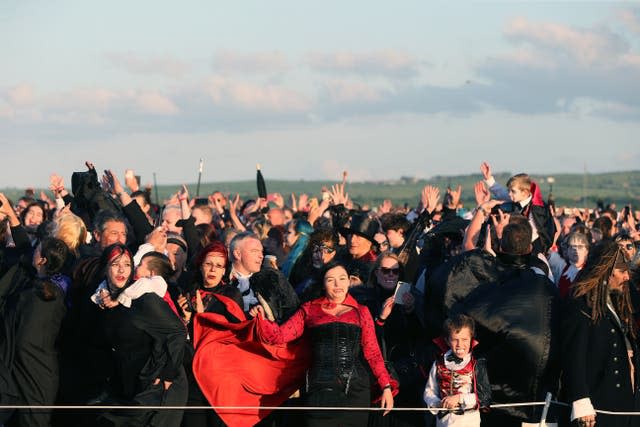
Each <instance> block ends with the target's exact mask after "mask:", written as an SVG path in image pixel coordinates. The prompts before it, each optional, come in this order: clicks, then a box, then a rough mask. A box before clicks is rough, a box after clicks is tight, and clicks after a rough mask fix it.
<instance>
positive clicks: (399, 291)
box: [393, 281, 411, 305]
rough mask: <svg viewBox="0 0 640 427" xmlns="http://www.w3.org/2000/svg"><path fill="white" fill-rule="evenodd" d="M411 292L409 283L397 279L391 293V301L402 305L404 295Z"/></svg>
mask: <svg viewBox="0 0 640 427" xmlns="http://www.w3.org/2000/svg"><path fill="white" fill-rule="evenodd" d="M410 292H411V283H407V282H403V281H399V282H398V284H397V285H396V290H395V292H394V293H393V302H394V303H396V304H400V305H404V295H405V294H407V293H410Z"/></svg>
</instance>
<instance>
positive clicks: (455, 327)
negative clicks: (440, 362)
mask: <svg viewBox="0 0 640 427" xmlns="http://www.w3.org/2000/svg"><path fill="white" fill-rule="evenodd" d="M463 328H469V330H470V331H471V338H473V337H474V335H475V334H476V322H474V321H473V319H472V318H471V317H469V316H467V315H466V314H456V315H453V316H451V317H449V318H448V319H447V320H445V321H444V325H442V333H443V335H444V337H445V338H449V337H450V336H451V334H453V333H454V332H459V331H460V330H462V329H463Z"/></svg>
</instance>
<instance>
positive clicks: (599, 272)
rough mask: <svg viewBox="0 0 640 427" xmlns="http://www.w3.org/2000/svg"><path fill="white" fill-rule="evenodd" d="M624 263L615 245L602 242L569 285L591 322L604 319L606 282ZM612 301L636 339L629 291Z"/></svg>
mask: <svg viewBox="0 0 640 427" xmlns="http://www.w3.org/2000/svg"><path fill="white" fill-rule="evenodd" d="M625 261H626V260H625V258H624V254H623V253H622V250H621V249H620V248H619V247H618V244H617V243H615V242H614V241H613V240H603V241H601V242H599V243H598V244H596V245H594V246H593V247H592V248H591V250H590V251H589V255H588V257H587V262H586V263H585V265H584V267H583V268H582V270H580V272H579V273H578V275H577V276H576V280H575V282H574V283H573V285H572V290H573V297H574V298H580V297H584V298H585V301H586V303H587V307H588V308H589V309H590V313H589V314H590V317H591V321H592V322H593V323H596V322H598V321H599V320H600V319H602V318H604V317H605V316H606V313H607V297H608V296H609V286H608V283H607V281H608V279H609V277H610V276H611V274H612V272H613V270H614V269H615V268H620V267H622V268H624V267H625V266H626V263H625ZM612 296H613V295H612ZM612 302H613V305H614V308H615V311H616V314H617V315H618V317H619V318H620V321H621V322H622V324H623V325H624V326H625V327H626V328H628V330H629V331H630V333H631V335H632V336H633V337H634V338H635V337H636V333H637V330H636V329H637V328H636V326H635V321H634V317H633V307H632V304H631V299H630V295H629V290H628V289H627V290H625V291H624V292H622V295H621V296H620V297H617V298H614V300H613V301H612Z"/></svg>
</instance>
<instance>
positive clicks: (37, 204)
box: [20, 201, 47, 225]
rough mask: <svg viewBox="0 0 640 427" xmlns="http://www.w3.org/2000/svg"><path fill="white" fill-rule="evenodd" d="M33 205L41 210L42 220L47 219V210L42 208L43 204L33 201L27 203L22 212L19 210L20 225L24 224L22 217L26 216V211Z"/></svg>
mask: <svg viewBox="0 0 640 427" xmlns="http://www.w3.org/2000/svg"><path fill="white" fill-rule="evenodd" d="M34 207H38V208H40V209H41V210H42V222H45V221H46V220H47V210H46V209H45V208H44V205H43V204H42V203H40V202H38V201H33V202H31V203H29V204H28V205H27V206H26V207H25V208H24V209H23V210H22V212H20V223H21V224H22V225H25V223H24V219H25V218H26V217H27V213H29V211H30V210H31V209H32V208H34Z"/></svg>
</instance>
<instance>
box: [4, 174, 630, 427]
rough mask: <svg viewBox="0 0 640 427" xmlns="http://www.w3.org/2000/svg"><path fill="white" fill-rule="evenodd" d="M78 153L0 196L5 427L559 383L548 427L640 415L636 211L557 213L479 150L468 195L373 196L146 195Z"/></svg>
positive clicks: (491, 422) (348, 414)
mask: <svg viewBox="0 0 640 427" xmlns="http://www.w3.org/2000/svg"><path fill="white" fill-rule="evenodd" d="M86 166H87V170H86V171H82V172H74V173H73V175H72V176H71V188H67V186H66V185H65V180H64V179H63V178H62V177H61V176H58V175H55V174H54V175H51V178H50V191H51V194H50V195H48V194H47V193H45V192H43V193H41V195H40V197H39V198H36V197H35V195H34V194H33V191H27V192H26V193H25V195H24V196H23V197H21V198H20V199H19V200H13V201H12V200H9V199H7V197H6V196H5V195H4V194H2V193H0V406H6V407H7V408H8V409H0V426H7V427H9V426H49V425H53V426H185V427H192V426H218V425H219V426H224V425H229V426H251V425H260V426H279V427H280V426H284V427H286V426H298V425H309V426H319V425H322V426H324V425H331V424H335V425H339V426H367V425H369V426H429V425H437V426H460V425H462V426H478V425H480V423H482V425H486V426H507V427H508V426H520V425H522V423H527V422H531V423H532V422H535V423H537V422H539V421H540V418H541V413H542V411H543V408H541V407H540V406H533V405H532V406H517V405H514V406H506V407H500V408H493V407H492V406H491V404H492V403H514V404H515V403H522V402H539V401H543V400H544V399H545V396H546V395H547V393H552V395H553V396H554V397H555V398H557V399H558V400H559V401H563V402H566V403H568V406H569V408H568V409H567V408H565V407H563V406H559V405H555V406H552V407H551V409H550V411H549V412H548V413H547V414H546V417H547V424H550V423H552V422H557V423H559V425H570V423H574V424H576V425H581V426H590V427H591V426H595V425H597V426H632V425H636V424H638V425H640V417H633V416H629V415H610V414H601V413H597V412H596V411H597V410H607V411H627V412H628V411H640V389H639V387H640V374H639V373H638V368H639V367H640V365H639V364H638V363H639V362H640V358H639V355H638V336H639V334H638V326H639V325H640V323H639V322H638V320H639V319H640V317H639V313H640V311H639V310H640V298H639V297H638V275H637V271H638V269H637V267H638V265H640V263H639V257H640V255H638V254H637V247H638V243H639V242H640V232H639V231H638V226H637V221H638V220H640V218H639V217H638V214H639V212H634V211H633V210H632V209H631V208H630V207H629V206H625V207H624V208H623V209H621V210H619V211H618V210H616V208H615V205H609V206H603V205H601V206H598V207H597V208H594V209H572V208H557V207H556V206H554V204H553V203H549V201H548V200H545V199H544V198H543V196H542V194H541V190H540V188H539V187H538V186H537V184H536V183H535V182H533V181H532V180H531V179H530V177H529V176H528V175H526V174H518V175H515V176H513V177H511V178H510V179H509V181H508V182H506V185H503V184H502V183H499V182H496V180H495V179H494V177H493V174H492V170H491V166H490V165H489V164H488V163H486V162H484V163H482V164H481V166H480V172H481V174H482V177H483V179H482V180H481V181H479V182H478V183H477V184H476V185H475V187H474V189H473V191H474V195H475V200H476V206H475V208H474V209H473V210H471V211H464V210H462V209H460V206H461V203H460V198H461V193H462V188H460V187H457V188H448V189H447V190H446V192H445V191H444V190H443V191H442V194H441V191H440V189H438V188H436V187H434V186H430V185H427V186H426V187H425V188H424V189H423V190H422V192H421V194H419V195H417V199H418V202H417V204H416V206H415V207H407V206H393V205H392V204H391V202H389V201H385V202H384V203H383V204H382V205H380V206H378V207H375V208H370V207H368V206H360V205H357V204H356V203H355V202H354V201H353V200H351V199H350V198H349V195H348V193H347V191H346V174H345V176H344V177H343V181H342V182H341V183H339V184H335V185H333V186H331V187H330V188H322V189H321V191H320V192H319V194H318V197H313V196H308V195H306V194H300V195H294V194H292V195H291V199H290V201H289V202H286V201H285V199H284V197H283V196H282V195H280V194H279V193H270V194H265V188H264V183H260V182H259V184H258V195H257V197H255V198H250V199H247V200H241V199H240V197H239V196H238V195H236V196H235V197H232V196H230V195H225V194H222V193H221V192H219V191H216V192H213V193H212V194H210V195H208V196H207V197H205V198H199V197H190V194H189V191H188V189H187V187H186V186H182V187H181V188H179V189H178V190H177V191H176V193H175V194H173V195H172V196H171V197H170V198H168V199H167V200H165V201H163V202H162V203H152V197H151V189H150V188H146V189H141V188H140V187H139V183H138V181H137V180H136V178H135V176H134V174H133V173H132V172H129V171H128V172H127V174H126V175H125V177H124V181H123V182H121V181H120V180H119V178H118V177H117V176H116V175H115V174H113V173H112V172H111V171H110V170H105V172H104V174H103V175H102V176H99V175H98V173H97V172H96V169H95V167H94V165H93V164H91V163H90V162H87V164H86ZM260 178H261V177H260ZM123 184H124V185H123ZM51 195H52V197H51ZM441 196H442V197H441ZM463 212H464V214H463ZM23 405H27V406H31V407H30V408H20V409H17V408H12V406H23ZM68 405H79V406H86V408H83V409H80V410H66V409H51V408H50V407H52V406H68ZM136 406H144V407H154V408H156V409H136V408H135V407H136ZM163 406H167V407H171V408H170V409H162V408H161V407H163ZM195 406H197V407H199V408H197V409H190V408H189V407H195ZM42 407H47V408H42ZM203 407H210V408H212V409H203ZM277 407H301V409H304V408H305V407H308V408H310V409H308V410H273V409H272V408H277ZM323 407H324V408H327V409H326V410H323V409H322V408H323ZM180 408H183V409H180ZM368 408H378V409H379V410H368ZM394 408H416V410H406V411H405V410H403V411H395V410H394ZM423 408H427V410H426V411H425V410H423Z"/></svg>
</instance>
